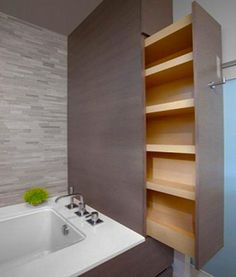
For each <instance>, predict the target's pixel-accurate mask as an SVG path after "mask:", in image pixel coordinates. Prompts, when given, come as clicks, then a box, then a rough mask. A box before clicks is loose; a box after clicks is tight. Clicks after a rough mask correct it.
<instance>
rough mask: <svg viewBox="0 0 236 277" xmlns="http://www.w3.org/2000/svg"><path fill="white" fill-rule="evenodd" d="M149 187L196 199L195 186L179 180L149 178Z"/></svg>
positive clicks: (147, 183)
mask: <svg viewBox="0 0 236 277" xmlns="http://www.w3.org/2000/svg"><path fill="white" fill-rule="evenodd" d="M146 186H147V189H150V190H154V191H158V192H162V193H166V194H170V195H174V196H178V197H181V198H185V199H189V200H195V187H194V186H192V185H187V184H181V183H177V182H172V181H167V180H161V179H148V180H147V182H146Z"/></svg>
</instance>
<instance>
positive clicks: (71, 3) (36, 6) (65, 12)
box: [0, 0, 102, 36]
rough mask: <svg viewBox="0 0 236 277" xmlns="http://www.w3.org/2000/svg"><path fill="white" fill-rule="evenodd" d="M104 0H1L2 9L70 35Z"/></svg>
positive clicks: (4, 11)
mask: <svg viewBox="0 0 236 277" xmlns="http://www.w3.org/2000/svg"><path fill="white" fill-rule="evenodd" d="M101 2H102V0H0V11H1V12H3V13H6V14H8V15H12V16H15V17H17V18H20V19H22V20H25V21H27V22H30V23H32V24H35V25H38V26H41V27H44V28H46V29H49V30H52V31H54V32H57V33H60V34H63V35H67V36H68V35H69V34H70V33H71V32H72V31H73V30H74V29H75V28H76V27H77V26H78V25H79V24H80V23H81V22H82V21H83V20H84V19H85V18H86V17H87V16H88V15H89V14H90V13H91V12H92V11H93V10H94V9H95V8H96V7H97V6H98V5H99V4H100V3H101Z"/></svg>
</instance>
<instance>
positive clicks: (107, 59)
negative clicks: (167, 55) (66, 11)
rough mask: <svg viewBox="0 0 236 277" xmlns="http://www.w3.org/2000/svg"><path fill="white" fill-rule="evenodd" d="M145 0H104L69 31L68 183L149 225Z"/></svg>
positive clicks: (114, 212) (111, 210) (104, 207)
mask: <svg viewBox="0 0 236 277" xmlns="http://www.w3.org/2000/svg"><path fill="white" fill-rule="evenodd" d="M140 7H141V2H140V1H137V0H128V1H127V0H125V1H124V0H115V1H111V0H105V1H104V2H103V3H102V4H101V5H100V6H99V7H98V8H97V9H96V10H95V11H94V12H93V13H92V14H91V15H90V16H89V17H88V18H87V19H86V20H85V21H84V22H83V23H82V24H81V25H80V26H79V27H78V28H77V29H76V30H75V31H74V32H73V33H72V34H71V35H70V36H69V45H68V48H69V57H68V59H69V60H68V62H69V77H68V81H69V98H68V102H69V121H68V125H69V130H68V135H69V144H68V150H69V185H73V186H74V188H75V190H76V191H77V192H81V193H82V194H83V195H84V197H85V200H86V202H87V203H88V204H90V205H91V206H93V207H94V208H95V209H98V210H99V211H101V212H104V213H105V214H107V215H108V216H110V217H112V218H114V219H116V220H117V221H119V222H121V223H122V224H124V225H126V226H128V227H130V228H132V229H133V230H135V231H137V232H139V233H142V234H143V233H144V211H145V190H144V168H145V166H144V154H145V149H144V134H145V131H144V89H143V86H144V85H143V77H142V72H143V64H142V43H141V9H140Z"/></svg>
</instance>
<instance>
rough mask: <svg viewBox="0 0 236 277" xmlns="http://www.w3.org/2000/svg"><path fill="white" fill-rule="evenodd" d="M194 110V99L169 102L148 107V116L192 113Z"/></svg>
mask: <svg viewBox="0 0 236 277" xmlns="http://www.w3.org/2000/svg"><path fill="white" fill-rule="evenodd" d="M193 108H194V99H193V98H191V99H184V100H179V101H173V102H168V103H164V104H158V105H152V106H147V107H146V114H147V115H148V116H151V115H164V114H174V113H181V112H187V111H191V110H193Z"/></svg>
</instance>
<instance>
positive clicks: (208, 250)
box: [193, 2, 224, 268]
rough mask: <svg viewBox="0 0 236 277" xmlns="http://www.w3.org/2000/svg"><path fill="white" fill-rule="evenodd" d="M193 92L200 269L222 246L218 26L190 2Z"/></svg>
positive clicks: (220, 104) (204, 12) (222, 181)
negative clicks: (210, 83) (214, 86)
mask: <svg viewBox="0 0 236 277" xmlns="http://www.w3.org/2000/svg"><path fill="white" fill-rule="evenodd" d="M193 52H194V89H195V91H194V93H195V106H196V114H195V116H196V166H197V168H196V171H197V188H196V189H197V192H196V193H197V200H196V201H197V203H196V266H197V267H199V268H200V267H202V266H203V265H204V264H205V263H206V262H207V261H208V260H209V259H210V258H211V257H212V256H213V255H214V254H215V253H216V252H217V251H218V250H219V249H220V248H221V247H222V246H223V226H224V222H223V209H224V149H223V94H222V87H221V86H218V87H216V89H215V90H212V89H210V88H209V87H208V83H209V82H210V81H215V82H217V81H220V80H221V78H222V71H221V59H222V54H221V27H220V25H219V24H218V23H217V22H216V21H215V20H214V19H213V18H212V17H211V16H210V15H209V14H208V13H207V12H206V11H204V10H203V9H202V8H201V7H200V6H199V5H198V4H197V3H196V2H194V3H193Z"/></svg>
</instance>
